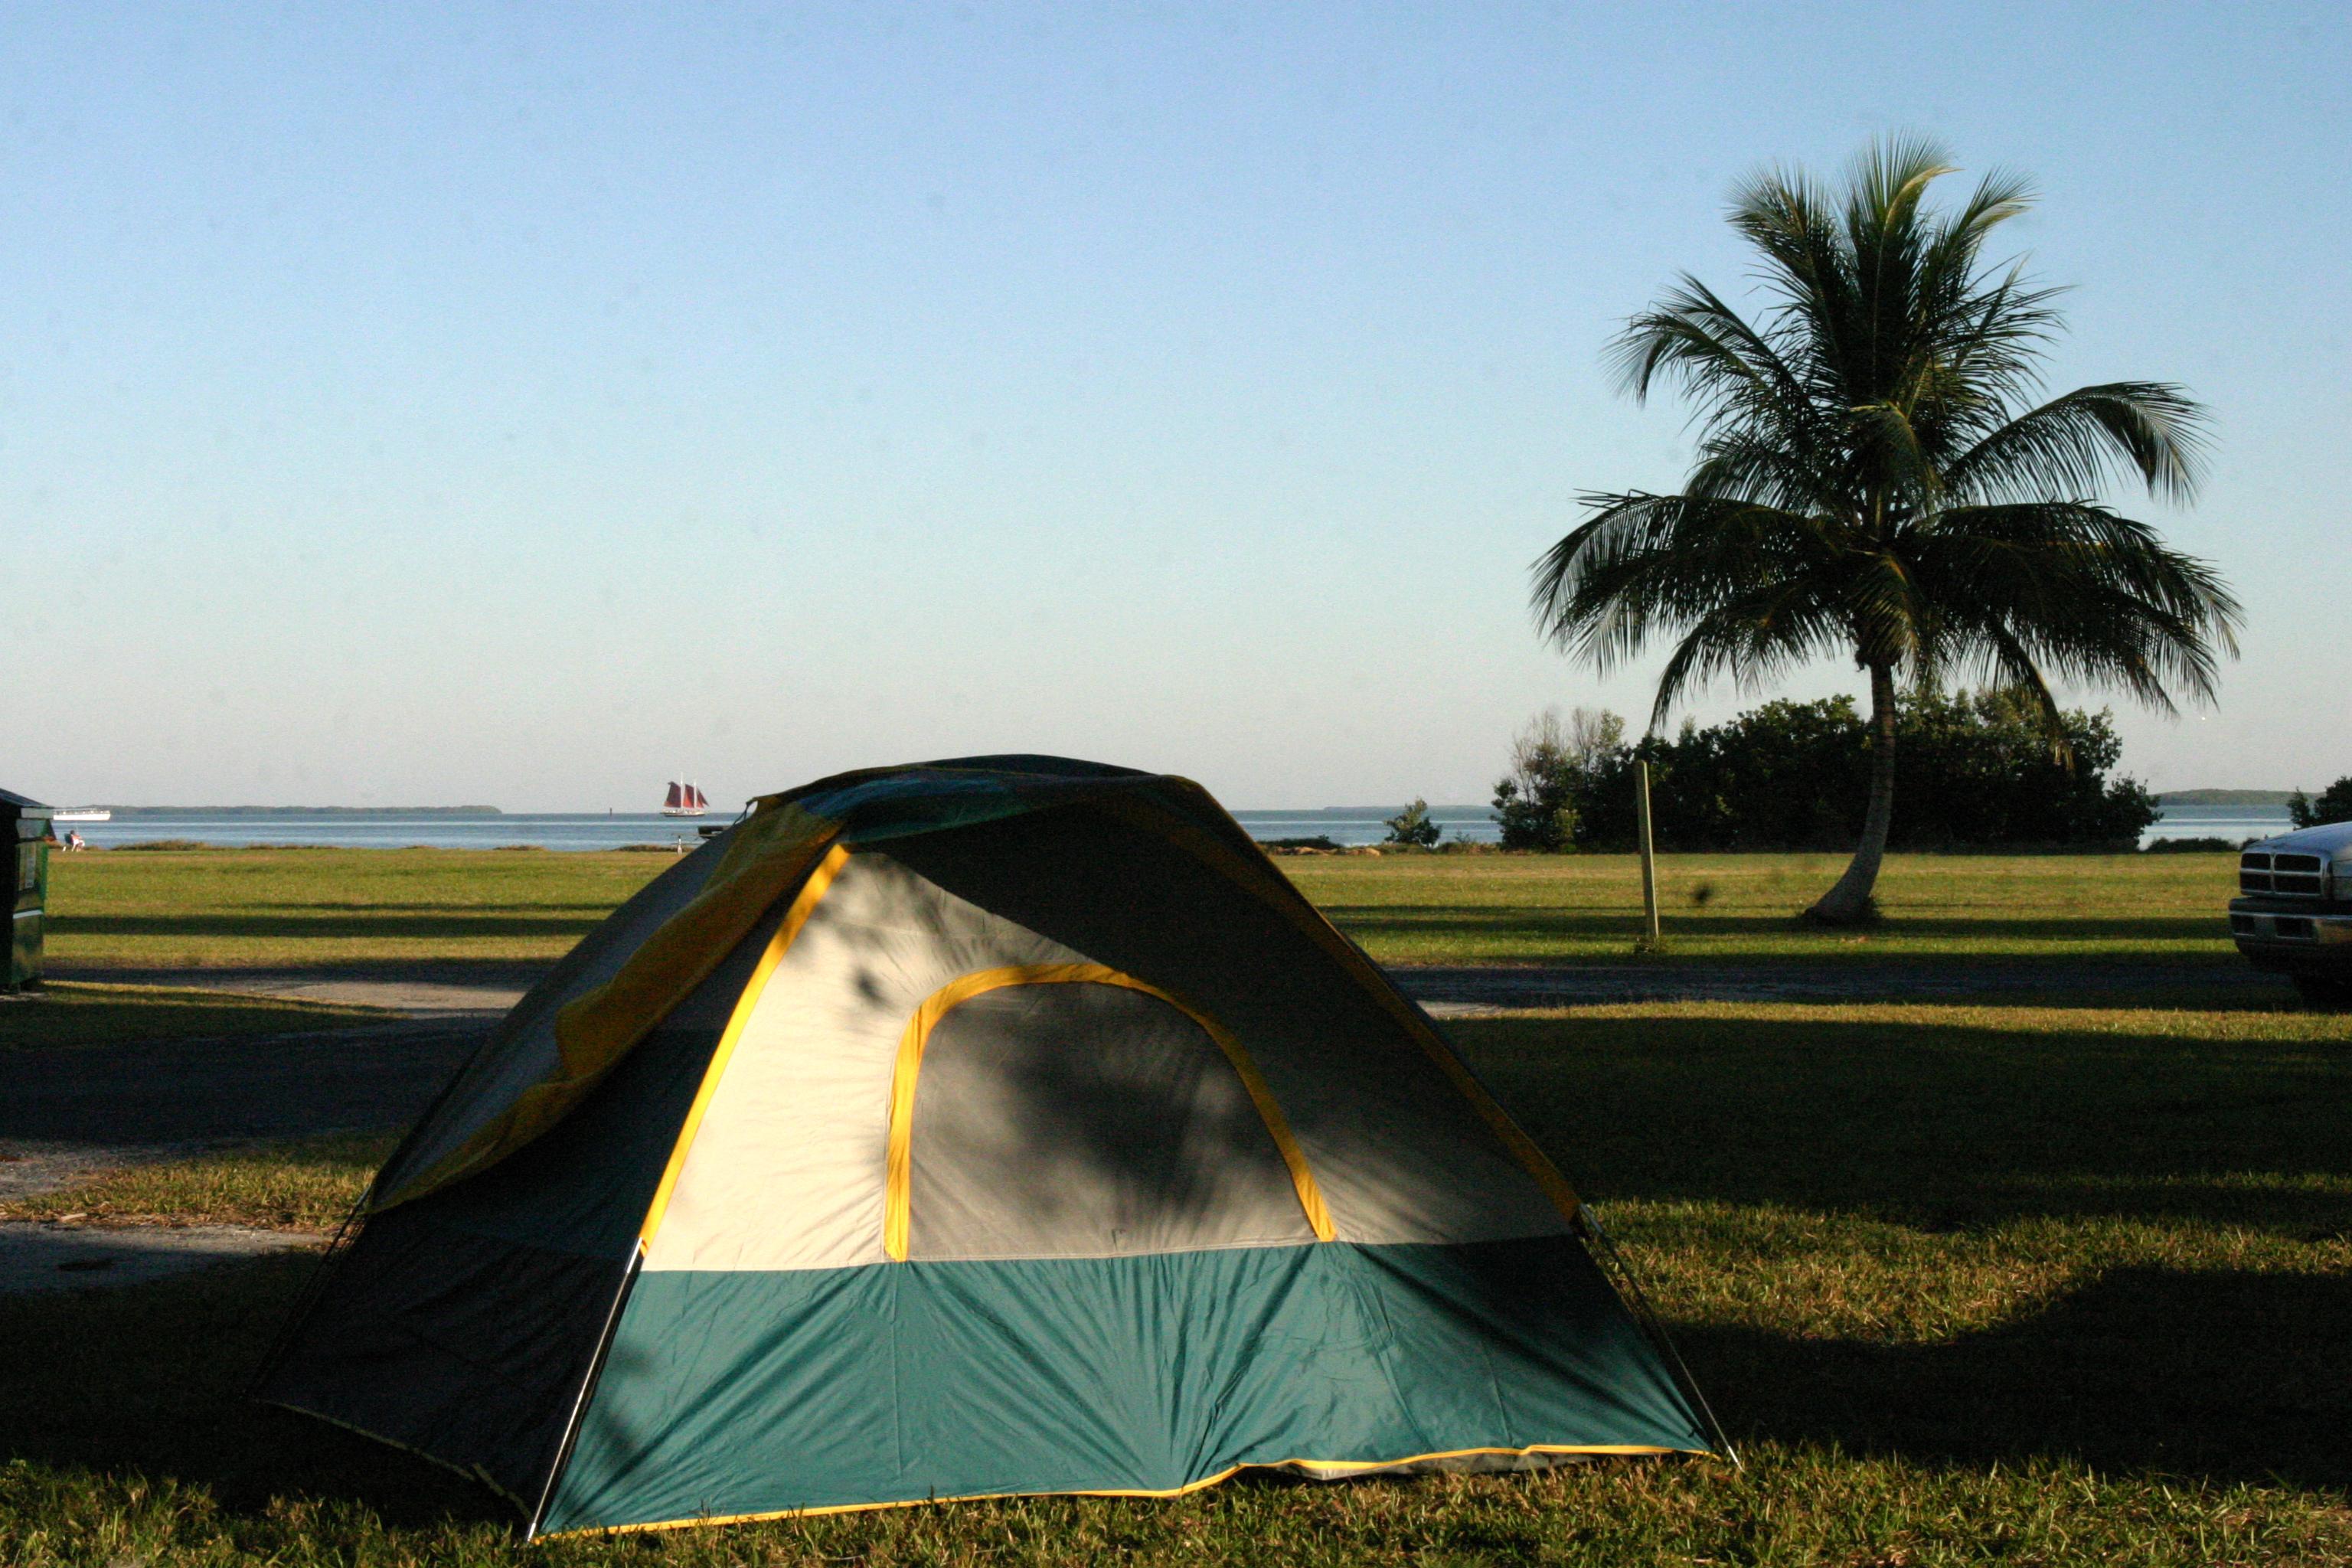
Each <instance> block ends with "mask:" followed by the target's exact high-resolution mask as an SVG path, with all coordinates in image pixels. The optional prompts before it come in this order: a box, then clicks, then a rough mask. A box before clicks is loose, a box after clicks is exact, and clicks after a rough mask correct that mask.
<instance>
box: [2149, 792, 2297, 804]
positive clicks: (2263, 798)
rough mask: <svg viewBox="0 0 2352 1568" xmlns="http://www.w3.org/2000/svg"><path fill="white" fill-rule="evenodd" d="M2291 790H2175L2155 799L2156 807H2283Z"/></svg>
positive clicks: (2289, 796)
mask: <svg viewBox="0 0 2352 1568" xmlns="http://www.w3.org/2000/svg"><path fill="white" fill-rule="evenodd" d="M2293 796H2294V791H2293V790H2291V789H2176V790H2167V791H2166V792H2165V793H2164V794H2162V795H2158V796H2157V797H2156V804H2157V805H2285V804H2286V803H2287V801H2288V800H2289V799H2291V798H2292V797H2293Z"/></svg>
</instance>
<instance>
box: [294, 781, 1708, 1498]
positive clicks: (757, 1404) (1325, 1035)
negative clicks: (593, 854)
mask: <svg viewBox="0 0 2352 1568" xmlns="http://www.w3.org/2000/svg"><path fill="white" fill-rule="evenodd" d="M1585 1237H1586V1230H1585V1227H1584V1225H1583V1222H1582V1220H1581V1217H1580V1214H1579V1211H1578V1207H1577V1200H1576V1197H1575V1194H1573V1193H1572V1192H1571V1191H1570V1188H1569V1186H1568V1184H1567V1183H1566V1182H1564V1181H1563V1180H1562V1179H1561V1178H1560V1176H1559V1173H1557V1172H1556V1171H1555V1170H1554V1169H1553V1168H1552V1166H1551V1164H1550V1163H1549V1161H1548V1160H1547V1159H1546V1158H1545V1157H1544V1155H1543V1154H1542V1153H1541V1152H1539V1151H1538V1149H1537V1148H1536V1146H1535V1145H1534V1144H1533V1143H1532V1142H1530V1141H1529V1140H1528V1138H1527V1136H1526V1135H1525V1134H1524V1133H1523V1132H1521V1131H1519V1130H1518V1128H1517V1126H1515V1125H1514V1124H1513V1123H1512V1122H1511V1121H1510V1120H1509V1119H1508V1118H1507V1116H1506V1115H1505V1114H1504V1113H1503V1112H1502V1110H1500V1109H1499V1108H1498V1107H1496V1105H1495V1103H1494V1102H1493V1101H1492V1100H1490V1099H1489V1098H1488V1097H1487V1095H1486V1092H1485V1091H1484V1089H1481V1088H1480V1086H1479V1085H1478V1083H1477V1082H1476V1080H1475V1079H1474V1078H1473V1077H1472V1076H1471V1074H1470V1073H1469V1071H1468V1070H1467V1069H1466V1068H1465V1067H1464V1066H1463V1065H1462V1063H1461V1062H1460V1060H1459V1059H1458V1058H1456V1057H1455V1056H1454V1052H1453V1050H1452V1049H1451V1047H1449V1046H1448V1045H1447V1044H1446V1043H1445V1041H1444V1039H1443V1038H1442V1037H1440V1036H1439V1035H1438V1034H1437V1032H1436V1030H1435V1029H1434V1027H1433V1026H1432V1025H1431V1024H1430V1023H1429V1021H1428V1020H1427V1018H1426V1017H1425V1016H1423V1014H1422V1013H1421V1011H1420V1010H1419V1009H1418V1008H1417V1007H1415V1006H1414V1005H1412V1003H1411V1002H1410V1001H1408V1000H1406V999H1405V998H1404V997H1403V996H1402V994H1400V993H1398V992H1397V991H1396V990H1395V989H1394V987H1393V986H1391V984H1389V982H1388V981H1387V980H1386V978H1385V977H1383V976H1382V975H1381V973H1380V972H1379V971H1378V970H1377V969H1376V968H1375V967H1373V966H1372V964H1371V963H1370V962H1369V961H1368V960H1366V959H1365V958H1364V957H1363V955H1362V954H1361V953H1360V952H1359V951H1358V950H1357V949H1356V948H1355V947H1354V946H1353V945H1352V944H1350V943H1349V942H1348V941H1347V940H1346V939H1345V938H1344V937H1342V936H1340V935H1339V932H1338V931H1336V930H1334V929H1333V928H1332V927H1331V926H1330V925H1329V924H1328V922H1327V921H1324V920H1323V918H1322V917H1321V916H1320V915H1319V914H1318V912H1317V911H1316V910H1314V909H1313V907H1312V906H1311V905H1309V904H1308V903H1307V901H1306V900H1304V899H1303V898H1301V897H1300V896H1299V895H1298V894H1297V892H1296V891H1295V890H1294V889H1292V888H1291V886H1290V884H1289V882H1288V881H1287V879H1285V878H1284V877H1283V876H1282V875H1281V873H1280V872H1279V871H1278V870H1276V868H1274V866H1273V865H1272V864H1271V862H1269V861H1268V860H1266V859H1265V857H1264V856H1263V855H1262V854H1261V853H1260V852H1259V851H1258V850H1257V849H1256V847H1255V846H1254V845H1253V844H1252V843H1251V842H1250V840H1249V838H1248V837H1247V835H1246V834H1245V833H1244V832H1243V830H1242V829H1241V828H1240V826H1238V825H1237V824H1235V823H1234V821H1233V819H1232V818H1231V817H1230V816H1226V815H1225V814H1224V812H1223V810H1221V809H1220V808H1219V807H1218V806H1217V805H1216V804H1215V803H1214V802H1213V800H1211V799H1210V797H1209V796H1208V795H1207V794H1206V792H1204V791H1202V789H1201V788H1200V787H1199V786H1198V785H1196V784H1190V783H1188V782H1186V781H1184V780H1181V779H1176V778H1171V777H1168V776H1164V775H1157V774H1148V773H1134V772H1130V771H1128V770H1125V769H1118V768H1111V767H1106V766H1103V765H1100V764H1096V763H1078V762H1070V761H1066V760H1063V759H1058V758H1045V757H987V758H972V759H965V760H961V761H955V762H944V763H927V764H921V765H918V766H913V767H905V768H893V769H879V770H874V771H870V772H866V773H850V774H844V775H841V776H839V777H835V778H832V779H827V780H824V781H822V782H820V783H817V784H810V785H806V786H803V788H801V789H798V790H794V791H791V792H788V793H786V794H783V795H772V796H767V797H763V798H762V799H761V800H759V801H756V802H754V803H753V810H752V811H751V814H750V815H749V816H747V817H746V818H745V819H744V820H742V821H741V822H740V823H738V824H737V825H736V826H733V827H731V828H730V829H729V830H728V832H727V833H725V834H724V835H722V836H720V837H718V838H716V839H714V840H713V841H712V842H711V843H710V844H709V845H706V846H705V847H703V848H702V849H700V850H699V851H698V852H697V853H695V854H694V855H691V856H688V857H687V858H685V859H683V860H681V861H680V862H679V863H678V864H677V866H675V867H674V868H671V869H670V870H669V871H667V873H665V874H664V875H663V876H661V877H659V878H657V879H656V880H655V881H654V882H652V883H651V884H649V885H648V886H647V887H646V889H644V890H643V891H641V892H640V893H639V894H637V896H636V897H635V898H634V899H632V900H630V901H629V902H627V903H626V904H625V905H623V906H622V907H621V908H620V909H619V910H617V911H615V912H614V915H613V916H612V917H611V919H610V920H608V921H606V922H605V923H604V925H603V926H602V927H600V928H599V929H598V930H597V931H594V932H593V933H591V934H590V935H589V936H588V937H587V938H586V939H585V940H584V941H583V942H581V943H580V945H579V946H578V947H577V948H575V949H574V950H573V951H572V953H570V954H569V955H568V956H567V957H566V958H565V959H564V960H563V961H562V963H559V964H558V965H557V966H556V967H555V968H554V969H553V970H552V971H551V973H549V974H548V975H547V977H546V978H545V979H544V980H542V981H541V983H540V984H539V985H538V986H536V987H535V988H534V989H533V990H532V991H531V992H530V994H528V995H527V996H525V997H524V998H523V999H522V1001H521V1002H520V1003H519V1004H518V1005H516V1007H515V1008H514V1010H513V1012H512V1013H511V1014H509V1016H508V1017H507V1018H506V1019H505V1020H504V1022H503V1023H502V1024H501V1025H500V1026H499V1028H498V1030H497V1031H496V1032H495V1033H494V1034H493V1036H492V1037H490V1039H489V1040H488V1042H486V1043H485V1045H484V1046H483V1047H482V1048H481V1050H480V1051H479V1052H478V1053H477V1055H476V1056H475V1057H474V1058H473V1059H472V1060H471V1061H470V1062H469V1063H468V1064H467V1066H466V1067H465V1068H464V1069H463V1070H462V1071H460V1072H459V1074H458V1075H457V1078H456V1079H454V1080H453V1081H452V1083H451V1084H450V1086H449V1088H448V1089H446V1091H445V1092H444V1094H443V1096H442V1097H441V1099H440V1100H438V1101H437V1102H436V1105H435V1106H434V1107H433V1109H432V1110H429V1111H428V1112H427V1113H426V1114H425V1117H424V1118H423V1119H422V1120H421V1121H419V1122H418V1124H417V1126H416V1127H415V1129H414V1130H413V1131H411V1132H410V1133H409V1135H408V1136H407V1138H406V1139H405V1140H404V1142H402V1144H401V1145H400V1147H399V1148H398V1149H397V1150H395V1151H394V1153H393V1155H392V1157H391V1159H390V1160H389V1161H388V1162H387V1163H385V1165H384V1167H383V1170H382V1171H381V1172H379V1173H378V1174H377V1176H376V1179H375V1181H374V1183H373V1185H372V1186H371V1188H370V1190H369V1194H368V1196H367V1198H366V1199H365V1200H364V1202H363V1204H362V1221H361V1223H360V1225H359V1226H358V1227H357V1228H356V1233H355V1239H353V1240H352V1241H351V1242H350V1243H349V1245H347V1246H342V1247H338V1249H337V1250H336V1252H335V1253H334V1255H333V1256H332V1258H331V1260H330V1262H329V1264H328V1265H327V1266H326V1268H324V1270H323V1271H322V1275H321V1278H320V1281H319V1282H318V1284H317V1286H316V1288H315V1289H314V1292H313V1295H312V1297H311V1299H310V1300H309V1301H308V1302H307V1303H306V1305H305V1307H304V1309H303V1310H302V1311H301V1312H300V1314H299V1316H298V1318H297V1320H296V1321H295V1322H294V1323H293V1324H292V1326H291V1327H290V1328H289V1331H288V1332H287V1335H286V1337H285V1338H284V1340H283V1341H282V1342H281V1343H280V1345H279V1346H278V1349H277V1350H276V1351H275V1352H273V1353H272V1356H271V1358H270V1361H269V1363H268V1364H267V1365H266V1366H265V1367H264V1368H263V1370H262V1372H261V1374H260V1377H259V1380H258V1383H257V1393H258V1394H260V1395H261V1396H262V1397H263V1398H265V1399H268V1400H270V1401H272V1402H274V1403H277V1404H280V1405H287V1406H289V1407H290V1408H293V1409H296V1410H301V1411H306V1412H309V1413H311V1414H314V1415H320V1416H322V1417H325V1418H326V1419H329V1420H331V1421H333V1422H336V1423H338V1424H341V1425H344V1426H351V1427H353V1428H356V1429H358V1430H360V1431H362V1432H366V1433H369V1434H372V1435H374V1436H379V1437H382V1438H383V1439H385V1440H387V1441H390V1442H393V1443H395V1444H398V1445H400V1446H402V1447H408V1448H411V1449H414V1450H415V1451H417V1452H420V1453H422V1454H424V1455H425V1456H427V1457H430V1458H436V1459H438V1460H440V1461H442V1462H444V1463H447V1464H450V1465H454V1466H456V1467H457V1468H461V1469H464V1470H467V1471H469V1472H471V1473H473V1474H474V1475H476V1476H478V1477H479V1478H480V1479H483V1480H484V1481H486V1482H488V1484H490V1485H491V1486H493V1487H495V1488H497V1489H499V1490H500V1491H502V1492H503V1493H505V1494H506V1495H507V1496H508V1497H509V1498H510V1499H512V1500H514V1501H515V1502H516V1504H517V1505H518V1506H519V1507H520V1509H521V1510H522V1511H523V1513H524V1515H525V1516H526V1519H527V1520H528V1525H527V1532H528V1533H531V1534H537V1533H541V1532H548V1531H579V1530H611V1529H627V1528H654V1527H659V1526H663V1525H669V1524H688V1523H695V1522H718V1521H729V1520H740V1519H746V1518H757V1517H762V1516H768V1515H773V1514H781V1513H791V1512H801V1511H814V1510H838V1509H852V1508H865V1507H875V1506H883V1505H888V1504H893V1503H905V1502H914V1501H922V1500H935V1499H948V1498H968V1497H980V1496H991V1495H1004V1494H1022V1493H1042V1492H1095V1493H1126V1494H1141V1495H1156V1494H1172V1493H1176V1492H1181V1491H1185V1490H1189V1489H1193V1488H1197V1487H1201V1486H1206V1485H1210V1484H1212V1483H1213V1482H1215V1481H1217V1480H1220V1479H1223V1478H1224V1477H1226V1476H1229V1475H1231V1474H1233V1473H1234V1472H1235V1471H1236V1470H1239V1469H1242V1468H1249V1467H1275V1468H1286V1469H1288V1470H1291V1471H1293V1472H1297V1473H1300V1474H1304V1475H1307V1476H1311V1477H1318V1478H1337V1477H1342V1476H1351V1475H1359V1474H1364V1473H1368V1472H1372V1471H1379V1470H1400V1469H1415V1468H1533V1467H1536V1466H1540V1465H1545V1464H1550V1463H1557V1462H1560V1461H1561V1460H1564V1459H1569V1458H1580V1457H1584V1456H1590V1455H1596V1454H1649V1453H1664V1452H1671V1451H1677V1450H1680V1451H1693V1452H1698V1451H1708V1450H1711V1449H1714V1448H1716V1447H1718V1445H1717V1443H1716V1442H1715V1441H1713V1440H1711V1439H1710V1436H1709V1435H1708V1432H1709V1426H1708V1424H1706V1423H1705V1422H1704V1421H1703V1419H1702V1417H1701V1415H1699V1413H1698V1407H1697V1405H1696V1399H1695V1396H1694V1395H1692V1394H1689V1392H1688V1391H1687V1390H1686V1388H1685V1385H1684V1384H1681V1383H1679V1382H1678V1381H1677V1378H1676V1377H1675V1374H1674V1373H1673V1372H1672V1371H1670V1369H1669V1367H1668V1365H1667V1363H1666V1361H1665V1359H1664V1358H1663V1357H1662V1355H1661V1352H1660V1349H1659V1347H1658V1345H1657V1344H1655V1343H1654V1342H1653V1341H1652V1340H1651V1339H1649V1338H1648V1337H1646V1336H1645V1335H1644V1333H1643V1331H1642V1329H1641V1328H1640V1327H1639V1326H1638V1325H1637V1323H1636V1322H1635V1321H1634V1319H1633V1316H1632V1314H1631V1313H1629V1311H1628V1310H1627V1309H1626V1307H1625V1306H1624V1304H1623V1303H1622V1301H1621V1300H1620V1299H1619V1298H1618V1296H1617V1294H1616V1292H1615V1291H1614V1290H1613V1289H1612V1287H1611V1285H1610V1283H1609V1281H1608V1279H1607V1278H1606V1277H1605V1276H1604V1275H1603V1274H1602V1272H1601V1269H1600V1268H1599V1267H1598V1266H1597V1265H1596V1264H1595V1262H1594V1260H1593V1258H1592V1257H1591V1254H1590V1252H1589V1251H1588V1249H1587V1247H1586V1245H1585Z"/></svg>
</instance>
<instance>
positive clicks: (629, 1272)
mask: <svg viewBox="0 0 2352 1568" xmlns="http://www.w3.org/2000/svg"><path fill="white" fill-rule="evenodd" d="M645 1262H646V1244H645V1243H644V1242H643V1241H640V1242H638V1243H637V1245H636V1248H635V1250H634V1251H632V1252H631V1253H630V1254H629V1266H628V1268H625V1269H624V1270H623V1271H622V1273H621V1288H620V1289H618V1290H616V1291H614V1293H613V1305H612V1306H611V1308H610V1309H608V1310H606V1311H605V1313H604V1331H603V1332H602V1333H600V1334H598V1335H597V1336H596V1353H595V1354H594V1355H593V1356H592V1357H590V1358H589V1361H588V1375H587V1376H585V1377H583V1378H582V1379H581V1380H580V1392H579V1394H577V1395H576V1396H574V1397H573V1399H572V1414H571V1415H570V1416H569V1417H568V1418H567V1419H566V1420H565V1421H564V1423H563V1441H562V1443H559V1444H558V1445H556V1448H555V1462H554V1463H553V1464H551V1465H550V1466H549V1467H548V1468H547V1484H546V1485H545V1486H543V1487H541V1488H540V1489H539V1506H538V1507H536V1508H534V1509H532V1510H530V1519H529V1520H528V1521H525V1522H524V1524H523V1527H522V1539H523V1544H524V1545H526V1546H528V1545H530V1542H531V1540H532V1538H534V1537H535V1536H537V1535H538V1534H539V1521H541V1520H542V1519H545V1518H546V1517H547V1505H548V1504H549V1503H551V1502H552V1501H554V1500H555V1483H556V1482H557V1481H559V1480H562V1479H563V1470H564V1467H566V1466H567V1465H569V1464H571V1462H572V1446H573V1445H574V1444H576V1443H578V1442H579V1441H580V1418H581V1417H582V1416H583V1415H586V1414H587V1413H588V1399H589V1396H590V1395H591V1394H594V1393H595V1392H596V1380H597V1379H598V1378H601V1377H602V1376H604V1358H605V1356H606V1355H608V1354H610V1353H611V1352H612V1349H613V1331H614V1330H615V1329H617V1328H619V1327H620V1326H621V1309H622V1308H624V1307H625V1306H627V1305H628V1304H629V1292H630V1290H631V1289H634V1288H635V1285H636V1283H637V1275H638V1273H639V1271H640V1270H642V1269H643V1268H645Z"/></svg>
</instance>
